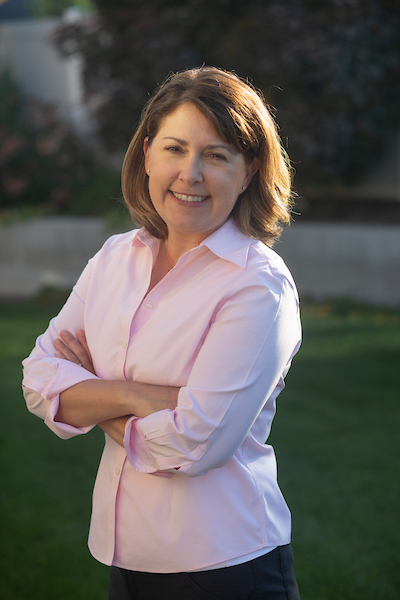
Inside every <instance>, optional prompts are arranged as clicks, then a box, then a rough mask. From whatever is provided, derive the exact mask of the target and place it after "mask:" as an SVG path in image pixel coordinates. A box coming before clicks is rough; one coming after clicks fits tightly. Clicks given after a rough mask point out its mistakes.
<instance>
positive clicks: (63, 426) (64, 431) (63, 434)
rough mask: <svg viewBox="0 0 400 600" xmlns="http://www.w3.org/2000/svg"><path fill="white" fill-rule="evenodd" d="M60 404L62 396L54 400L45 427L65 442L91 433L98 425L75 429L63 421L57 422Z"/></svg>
mask: <svg viewBox="0 0 400 600" xmlns="http://www.w3.org/2000/svg"><path fill="white" fill-rule="evenodd" d="M59 404H60V396H59V395H57V396H56V397H55V398H53V400H52V402H51V404H50V407H49V409H48V411H47V414H46V418H45V420H44V423H45V425H47V427H48V428H49V429H51V431H53V432H54V433H55V434H56V435H58V437H59V438H61V439H63V440H68V439H70V438H71V437H74V436H76V435H82V434H84V433H88V432H89V431H91V430H92V429H93V428H94V427H96V425H89V426H86V427H74V426H73V425H68V423H62V422H61V421H55V420H54V419H55V417H56V414H57V412H58V408H59Z"/></svg>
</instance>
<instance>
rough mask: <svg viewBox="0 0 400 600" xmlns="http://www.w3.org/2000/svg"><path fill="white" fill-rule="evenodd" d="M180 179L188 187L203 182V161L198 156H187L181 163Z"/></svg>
mask: <svg viewBox="0 0 400 600" xmlns="http://www.w3.org/2000/svg"><path fill="white" fill-rule="evenodd" d="M179 178H180V179H181V181H184V182H185V183H187V184H188V185H193V184H194V183H200V182H201V181H203V172H202V166H201V160H200V159H199V158H198V157H197V156H193V155H192V156H190V155H187V156H186V157H185V158H184V160H183V161H182V163H181V171H180V174H179Z"/></svg>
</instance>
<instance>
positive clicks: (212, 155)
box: [211, 152, 226, 160]
mask: <svg viewBox="0 0 400 600" xmlns="http://www.w3.org/2000/svg"><path fill="white" fill-rule="evenodd" d="M211 158H215V159H216V160H226V156H225V155H224V154H218V153H217V152H214V153H213V154H211Z"/></svg>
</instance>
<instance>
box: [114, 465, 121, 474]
mask: <svg viewBox="0 0 400 600" xmlns="http://www.w3.org/2000/svg"><path fill="white" fill-rule="evenodd" d="M120 473H121V469H120V468H119V467H117V468H116V469H115V474H116V475H119V474H120Z"/></svg>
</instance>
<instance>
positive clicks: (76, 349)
mask: <svg viewBox="0 0 400 600" xmlns="http://www.w3.org/2000/svg"><path fill="white" fill-rule="evenodd" d="M60 338H61V339H59V338H58V339H56V340H54V348H55V349H56V350H57V352H56V356H57V358H64V359H65V360H69V361H70V362H74V363H75V364H77V365H81V366H82V367H83V368H84V369H86V370H87V371H90V372H91V373H93V375H96V372H95V370H94V367H93V361H92V356H91V354H90V350H89V346H88V344H87V341H86V336H85V332H84V331H83V329H78V331H77V333H76V338H75V337H74V336H73V335H72V333H70V332H69V331H65V330H64V331H61V333H60Z"/></svg>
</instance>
